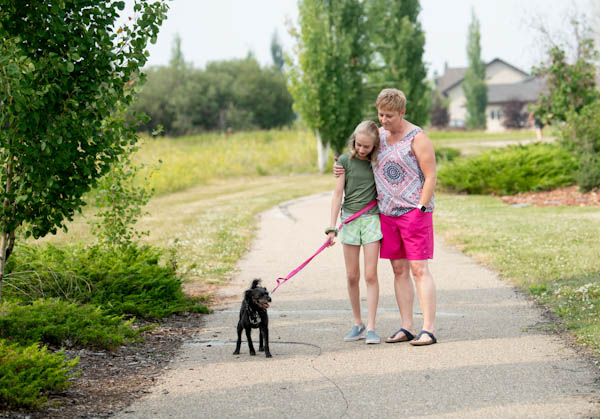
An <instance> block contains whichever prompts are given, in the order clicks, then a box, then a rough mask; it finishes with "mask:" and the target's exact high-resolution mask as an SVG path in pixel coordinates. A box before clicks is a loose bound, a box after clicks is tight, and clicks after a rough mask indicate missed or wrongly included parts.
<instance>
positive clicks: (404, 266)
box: [390, 259, 415, 335]
mask: <svg viewBox="0 0 600 419" xmlns="http://www.w3.org/2000/svg"><path fill="white" fill-rule="evenodd" d="M390 263H391V264H392V269H393V270H394V292H395V294H396V302H397V303H398V309H399V310H400V317H401V318H402V328H403V329H406V330H408V331H409V332H410V333H412V334H413V335H414V334H415V327H414V317H413V303H414V300H415V291H414V288H413V284H412V281H411V280H410V265H409V264H408V260H406V259H390Z"/></svg>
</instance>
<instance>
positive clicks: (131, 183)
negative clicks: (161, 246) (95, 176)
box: [89, 147, 154, 249]
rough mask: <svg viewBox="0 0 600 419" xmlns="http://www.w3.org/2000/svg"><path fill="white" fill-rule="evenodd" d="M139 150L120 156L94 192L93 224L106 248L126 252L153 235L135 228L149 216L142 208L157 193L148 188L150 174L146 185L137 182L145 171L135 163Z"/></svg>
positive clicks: (133, 149)
mask: <svg viewBox="0 0 600 419" xmlns="http://www.w3.org/2000/svg"><path fill="white" fill-rule="evenodd" d="M137 150H138V148H137V147H129V149H128V150H127V151H126V152H125V153H123V154H122V155H120V156H119V159H118V160H117V161H115V162H114V163H113V165H112V167H111V169H110V171H109V172H108V173H106V174H105V175H104V176H103V177H102V179H100V180H99V181H98V184H97V186H96V188H95V190H94V192H93V199H92V202H93V204H94V207H95V208H98V211H97V212H96V218H95V219H93V220H92V221H90V222H89V224H90V225H91V227H92V229H91V230H92V233H93V234H94V235H95V236H96V237H97V238H98V242H99V243H100V244H101V245H102V246H111V247H120V248H122V249H125V248H127V247H129V246H131V245H133V244H135V241H136V240H137V239H138V238H140V237H142V236H147V235H149V234H150V232H149V231H139V230H137V229H136V228H135V227H136V223H137V221H138V220H139V219H140V218H141V217H142V216H143V215H146V214H147V213H144V212H143V210H142V208H143V207H144V206H145V205H146V204H147V203H148V201H150V198H151V197H152V195H153V194H154V190H153V189H149V188H147V187H146V186H145V184H146V183H147V180H148V177H149V174H147V175H146V177H145V178H144V179H143V182H141V181H138V182H136V178H138V177H139V176H140V169H143V168H144V165H141V166H137V165H135V164H134V163H133V161H132V156H133V154H134V153H135V152H136V151H137ZM140 183H141V184H140Z"/></svg>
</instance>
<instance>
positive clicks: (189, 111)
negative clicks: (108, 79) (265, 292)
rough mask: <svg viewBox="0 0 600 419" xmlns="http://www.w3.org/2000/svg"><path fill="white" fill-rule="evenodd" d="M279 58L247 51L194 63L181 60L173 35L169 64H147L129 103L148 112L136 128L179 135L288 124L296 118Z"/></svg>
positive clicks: (136, 110)
mask: <svg viewBox="0 0 600 419" xmlns="http://www.w3.org/2000/svg"><path fill="white" fill-rule="evenodd" d="M277 42H278V41H277V38H276V37H274V38H273V44H272V47H271V48H272V51H274V54H276V53H277V54H279V53H280V48H279V47H278V44H277ZM280 64H281V63H280V62H276V64H275V65H274V66H261V65H260V64H259V63H258V61H257V60H256V58H255V57H254V56H253V55H252V54H248V56H247V57H246V58H243V59H233V60H226V61H215V62H211V63H209V64H207V65H206V67H205V68H204V69H199V68H194V67H193V66H191V65H190V64H188V63H186V62H185V60H184V57H183V54H182V52H181V39H180V38H179V37H177V38H176V39H175V41H174V45H173V51H172V56H171V61H170V63H169V65H168V66H159V67H150V68H148V69H147V70H146V74H147V79H146V82H145V84H144V85H143V86H142V87H141V88H140V90H139V92H138V98H137V101H136V103H135V104H134V106H133V109H132V110H133V113H135V114H139V113H144V114H146V115H147V116H148V117H149V119H147V120H146V121H144V122H142V123H141V124H140V126H139V129H140V130H142V131H147V132H152V131H155V130H157V129H158V128H159V126H160V127H162V130H163V132H164V134H166V135H182V134H190V133H195V132H203V131H217V130H218V131H226V130H229V129H232V130H250V129H270V128H275V127H282V126H285V125H289V124H290V123H291V122H292V121H293V120H294V119H295V114H294V111H293V110H292V103H293V100H292V97H291V96H290V94H289V92H288V90H287V87H286V81H285V77H284V75H283V74H282V72H281V65H280Z"/></svg>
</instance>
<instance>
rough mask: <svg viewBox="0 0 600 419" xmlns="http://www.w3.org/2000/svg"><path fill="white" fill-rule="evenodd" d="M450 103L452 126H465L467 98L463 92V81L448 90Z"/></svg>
mask: <svg viewBox="0 0 600 419" xmlns="http://www.w3.org/2000/svg"><path fill="white" fill-rule="evenodd" d="M446 93H447V95H448V99H450V100H449V104H448V115H449V116H450V123H449V125H450V126H464V125H465V121H466V119H467V99H466V98H465V93H464V92H463V88H462V83H461V84H459V85H457V86H454V87H453V88H451V89H450V90H448V91H447V92H446Z"/></svg>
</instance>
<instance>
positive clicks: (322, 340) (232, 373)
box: [117, 194, 600, 419]
mask: <svg viewBox="0 0 600 419" xmlns="http://www.w3.org/2000/svg"><path fill="white" fill-rule="evenodd" d="M329 205H330V195H329V194H327V195H319V196H313V197H308V198H303V199H300V200H297V201H294V202H291V203H288V204H285V205H282V206H280V207H277V208H274V209H271V210H269V211H267V212H265V213H263V214H262V215H261V221H260V228H259V230H258V232H257V238H256V240H255V241H254V243H253V245H252V249H251V251H250V252H249V254H248V255H247V257H246V258H245V259H244V260H242V261H240V263H239V270H240V272H239V274H238V275H237V277H236V278H235V279H234V280H233V281H232V282H231V284H230V285H229V286H228V287H226V288H225V289H223V290H222V292H223V294H224V295H226V296H229V297H231V298H230V301H231V302H230V303H228V304H225V306H224V307H223V309H222V310H219V311H216V312H215V313H214V314H213V315H210V316H207V317H206V324H205V327H204V328H203V329H202V330H200V331H199V333H198V336H197V338H196V339H195V340H193V341H191V342H188V343H186V344H185V345H184V347H183V350H182V352H181V353H180V354H179V356H178V357H177V358H176V359H175V360H174V361H173V362H172V364H171V367H170V368H169V369H168V370H167V371H166V372H165V374H164V376H163V377H162V380H161V381H160V382H159V384H158V385H157V386H156V387H154V389H153V392H152V393H151V394H149V395H148V396H147V397H145V398H143V399H140V400H138V401H137V402H136V403H135V404H134V405H132V406H130V407H129V408H127V409H125V410H124V411H122V412H120V413H119V414H118V415H117V417H119V418H126V419H132V418H152V417H157V418H233V417H248V418H342V417H348V418H371V417H372V418H375V417H390V418H399V417H417V416H432V417H442V418H443V417H460V418H465V417H473V418H482V417H498V418H508V417H510V418H520V417H524V418H525V417H527V418H530V417H531V418H532V417H539V418H568V417H577V418H579V417H594V416H596V417H597V416H598V415H600V407H599V406H600V404H599V401H600V397H599V396H600V391H599V390H600V374H599V372H598V368H597V367H596V366H594V364H593V363H591V362H589V361H586V360H585V359H583V358H581V357H580V356H578V355H577V354H576V353H575V352H574V350H573V349H571V348H569V347H568V346H566V345H565V343H564V340H563V339H562V338H560V337H558V336H556V335H554V334H552V333H551V332H548V326H549V324H548V323H547V322H546V320H545V319H544V317H543V316H542V315H541V313H540V310H539V309H538V308H536V307H535V306H534V305H533V304H532V303H530V302H529V301H527V300H526V299H525V298H524V297H523V296H521V295H520V294H519V293H517V292H515V290H514V289H513V288H512V287H511V286H509V285H507V284H506V283H504V282H502V281H500V280H498V279H497V277H496V275H495V273H494V272H492V271H490V270H488V269H485V268H483V267H482V266H480V265H478V264H477V263H475V262H474V261H472V260H471V259H469V258H467V257H466V256H464V255H462V254H461V253H460V252H458V251H457V250H455V249H453V248H449V247H446V246H444V245H443V243H442V242H441V239H440V238H439V237H438V238H437V239H436V253H435V259H434V260H433V261H432V262H431V269H432V272H433V275H434V279H435V281H436V284H437V289H438V317H437V332H436V336H437V338H438V340H439V343H438V344H436V345H432V346H426V347H413V346H411V345H409V344H407V343H397V344H386V343H382V344H380V345H366V344H365V343H364V340H361V341H358V342H350V343H347V342H344V341H343V339H342V338H343V336H344V335H345V334H346V333H347V332H348V330H349V329H350V327H351V326H352V315H351V311H350V304H349V302H348V299H347V294H346V285H345V276H344V275H345V273H344V272H345V271H344V262H343V256H342V248H341V246H340V245H339V244H336V245H335V246H334V247H333V248H330V249H326V250H325V251H324V252H323V253H322V254H320V255H319V256H317V258H315V259H314V260H313V261H312V262H311V263H310V264H309V265H308V266H307V267H306V268H305V269H304V270H303V271H301V272H300V273H299V274H298V275H296V276H295V277H294V278H293V279H291V280H290V281H288V282H287V283H286V284H284V285H283V286H281V288H279V290H277V292H276V293H275V294H274V295H273V303H272V305H271V309H270V311H269V312H270V315H269V316H270V334H271V340H270V341H271V352H272V353H273V358H272V359H266V358H265V357H264V354H263V353H258V355H257V356H256V357H251V356H249V355H248V346H247V344H246V342H245V338H244V341H243V344H242V353H241V354H240V355H237V356H234V355H232V352H233V350H234V344H235V339H236V332H235V326H236V324H237V317H238V310H239V303H240V301H241V295H242V293H243V291H244V289H246V288H247V287H248V285H249V284H250V282H251V280H252V279H253V278H258V277H260V278H262V279H263V282H264V284H265V285H266V286H267V288H269V289H272V288H273V286H274V285H275V278H277V277H279V276H285V275H286V274H287V273H288V272H290V271H291V270H292V269H293V268H295V267H296V266H298V265H299V264H300V263H301V262H302V261H304V260H305V259H306V258H307V257H309V256H310V255H311V254H312V253H313V252H314V251H315V250H316V249H317V248H318V247H319V246H320V245H321V244H322V243H323V241H324V239H325V236H324V234H323V228H324V226H325V225H326V224H327V220H328V219H329ZM379 282H380V300H379V310H378V318H377V331H378V333H379V334H380V335H381V336H382V337H385V336H386V335H389V334H391V333H392V332H393V331H394V330H396V329H397V328H398V326H399V314H398V311H397V307H396V302H395V298H394V294H393V276H392V272H391V268H390V265H389V262H388V261H384V260H382V261H380V265H379ZM361 287H362V288H361V292H362V294H361V295H365V287H364V282H363V283H362V284H361ZM363 307H364V308H365V309H366V302H365V301H364V300H363ZM415 312H416V313H418V312H419V307H418V305H415ZM364 320H365V321H366V313H365V318H364ZM416 321H417V330H418V328H419V326H420V324H421V321H422V318H421V316H420V315H419V314H417V316H416ZM253 339H254V342H255V345H256V347H258V343H257V342H258V332H257V331H256V330H255V331H254V332H253Z"/></svg>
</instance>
